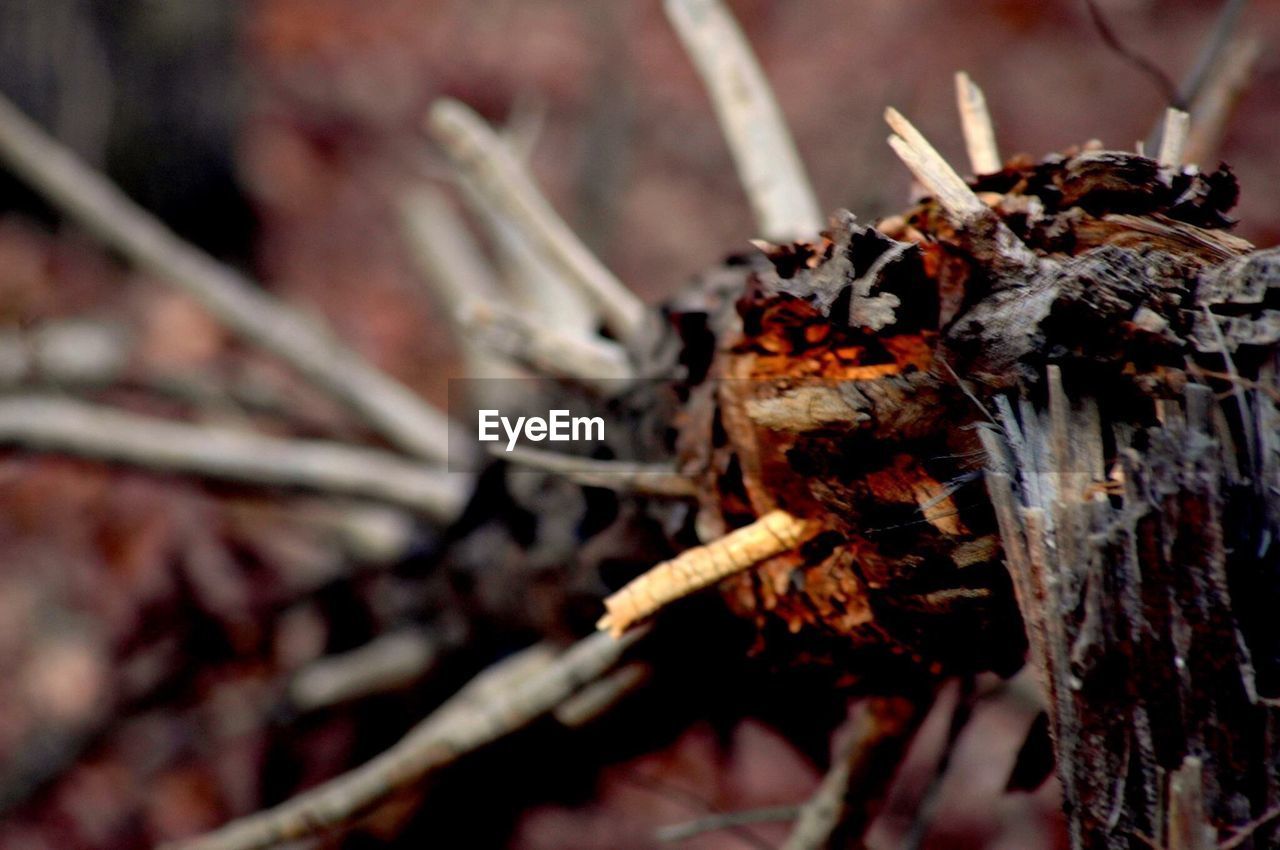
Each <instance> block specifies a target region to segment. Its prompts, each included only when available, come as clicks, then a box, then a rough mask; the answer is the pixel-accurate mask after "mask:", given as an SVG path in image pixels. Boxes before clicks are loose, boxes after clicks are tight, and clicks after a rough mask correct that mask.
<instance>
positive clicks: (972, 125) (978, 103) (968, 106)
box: [956, 71, 1004, 174]
mask: <svg viewBox="0 0 1280 850" xmlns="http://www.w3.org/2000/svg"><path fill="white" fill-rule="evenodd" d="M956 105H957V107H958V109H959V110H960V127H961V129H962V130H963V131H964V145H965V148H966V149H967V150H968V152H969V167H970V168H972V169H973V173H974V174H994V173H995V172H997V171H999V170H1000V169H1001V168H1003V167H1004V163H1003V162H1002V161H1001V159H1000V149H999V147H997V145H996V131H995V127H994V126H993V125H992V123H991V113H990V112H989V111H988V110H987V98H986V95H984V94H983V93H982V89H980V88H979V87H978V85H977V84H976V83H975V82H974V81H973V80H971V79H970V78H969V75H968V74H966V73H965V72H964V71H958V72H956Z"/></svg>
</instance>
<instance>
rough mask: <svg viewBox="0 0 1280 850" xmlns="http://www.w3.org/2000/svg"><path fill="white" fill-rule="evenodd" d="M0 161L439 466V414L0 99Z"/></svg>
mask: <svg viewBox="0 0 1280 850" xmlns="http://www.w3.org/2000/svg"><path fill="white" fill-rule="evenodd" d="M0 157H2V158H3V159H4V161H5V162H7V163H8V165H9V167H10V168H11V169H12V170H13V171H14V173H16V174H17V175H18V176H20V177H21V178H23V179H24V180H26V181H27V182H28V183H30V184H31V186H32V187H34V188H35V189H36V190H37V191H39V192H40V193H41V194H43V195H44V196H45V197H46V198H47V199H48V200H49V201H50V202H51V203H52V204H53V205H54V206H56V207H58V208H59V209H61V210H62V211H64V212H65V213H66V214H67V215H69V216H71V217H72V218H74V219H76V220H77V221H79V222H80V223H81V224H82V225H83V226H84V227H86V228H87V229H88V230H90V231H92V232H93V233H94V234H96V235H97V236H98V237H99V238H101V239H102V240H104V241H105V242H107V243H108V244H109V245H111V246H112V247H113V248H115V249H116V250H117V251H119V252H120V253H121V254H123V255H124V256H125V257H126V258H128V259H129V260H130V261H132V262H133V263H135V264H137V265H138V266H139V267H141V268H143V269H146V270H147V271H148V272H150V273H152V274H154V275H156V276H157V277H160V278H162V279H164V280H166V281H168V282H170V283H172V284H174V285H175V286H178V287H180V288H181V289H182V290H184V291H185V292H187V293H188V294H190V295H191V296H192V297H194V298H195V299H196V300H198V301H199V302H200V303H201V304H203V305H204V306H205V308H206V309H208V310H209V311H210V312H211V313H212V314H213V315H214V316H216V317H217V318H218V320H219V321H221V322H223V323H224V324H225V325H227V327H229V328H231V329H232V330H234V331H235V332H236V333H238V334H240V335H241V336H243V337H244V338H245V339H247V340H248V341H250V342H251V343H253V344H255V345H257V346H260V347H261V348H263V349H266V350H267V351H269V352H271V353H272V354H274V355H276V356H277V357H279V358H281V359H282V360H284V361H285V362H287V363H289V364H290V365H291V366H293V367H294V368H295V369H297V370H298V371H299V372H300V373H301V374H303V375H304V376H305V377H306V378H307V379H308V380H310V381H311V382H312V383H313V384H315V385H316V386H317V387H319V388H320V389H323V390H324V391H325V392H327V393H329V394H330V395H332V396H333V397H334V398H336V399H338V400H340V401H342V402H343V403H344V404H346V405H347V406H348V407H350V408H351V409H352V410H354V411H355V412H356V413H358V414H359V415H360V416H361V417H362V418H363V419H364V420H365V421H366V422H367V423H368V424H369V425H370V426H372V427H373V428H374V429H375V430H377V431H379V432H380V433H381V434H382V435H383V436H385V437H386V438H387V439H388V440H390V441H391V442H393V443H395V444H396V445H397V446H399V447H400V448H401V449H403V450H405V451H407V452H410V453H412V454H414V455H416V456H418V457H423V458H428V459H430V460H435V461H443V460H444V459H445V457H446V452H447V445H448V433H449V424H448V419H447V418H446V417H445V415H444V414H443V413H441V412H439V411H437V410H436V409H434V408H433V407H431V405H429V404H427V403H426V402H425V401H423V400H422V399H420V398H418V397H417V396H416V395H414V394H413V393H412V392H410V391H409V389H408V388H406V387H404V386H403V385H401V384H400V383H398V382H397V381H395V380H394V379H393V378H391V377H389V376H388V375H386V374H385V373H383V372H381V371H380V370H378V369H377V368H376V367H374V366H373V365H372V364H370V363H369V362H367V361H366V360H365V359H364V358H363V357H361V356H360V355H359V354H357V353H356V352H355V351H354V350H352V349H350V348H348V347H347V346H346V345H345V344H343V343H342V342H340V341H339V340H338V339H337V338H336V337H334V336H333V334H332V333H330V332H329V330H328V329H327V328H325V327H323V326H321V325H319V324H317V323H315V322H313V321H311V320H310V319H308V318H306V317H305V316H303V315H302V314H301V313H299V312H297V311H296V310H294V309H293V308H292V307H290V306H288V305H287V304H285V303H283V302H281V301H279V300H277V299H276V298H273V297H272V296H270V295H268V294H267V293H266V292H264V291H263V290H262V289H261V288H260V287H259V286H258V285H257V284H255V283H254V282H253V281H251V280H249V279H248V278H246V277H244V276H243V275H241V274H240V273H239V272H237V271H235V270H234V269H232V268H230V267H229V266H226V265H223V264H222V263H219V262H218V261H217V260H215V259H213V258H212V257H210V256H209V255H208V254H206V253H204V252H203V251H201V250H199V249H198V248H195V247H194V246H192V245H191V244H189V243H187V242H185V241H183V240H182V239H180V238H179V237H177V236H176V235H174V233H173V232H172V231H171V230H169V229H168V228H167V227H166V226H165V225H164V224H163V223H162V222H160V221H159V220H158V219H157V218H155V216H153V215H151V214H150V213H149V212H147V211H146V210H144V209H142V208H141V207H139V206H138V205H137V204H136V203H134V202H133V201H132V200H130V199H129V198H128V197H127V196H126V195H125V194H124V193H123V192H122V191H120V189H119V188H117V187H116V186H115V185H114V184H112V183H111V182H110V181H109V180H107V178H105V177H104V176H102V175H101V174H99V173H97V172H96V171H94V170H93V169H91V168H90V167H89V166H87V165H85V164H84V163H83V162H81V161H80V159H79V158H77V157H76V155H75V154H74V153H72V152H71V151H70V150H69V149H68V148H66V147H65V146H63V145H62V144H61V143H59V142H58V141H56V140H55V139H54V138H52V137H51V136H50V135H49V134H47V133H46V132H44V131H43V130H41V129H40V128H39V127H37V126H36V125H35V123H33V122H32V121H31V120H30V119H29V118H27V117H26V116H25V115H23V114H22V112H21V111H20V110H19V109H18V108H17V107H16V106H14V105H13V104H12V103H11V102H10V101H9V100H7V99H5V98H3V97H0Z"/></svg>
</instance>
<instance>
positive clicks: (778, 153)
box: [663, 0, 824, 242]
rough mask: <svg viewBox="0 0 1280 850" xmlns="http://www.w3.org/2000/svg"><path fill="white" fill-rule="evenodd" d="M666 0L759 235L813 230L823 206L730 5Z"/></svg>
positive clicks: (780, 236) (778, 236)
mask: <svg viewBox="0 0 1280 850" xmlns="http://www.w3.org/2000/svg"><path fill="white" fill-rule="evenodd" d="M663 6H664V8H665V9H666V12H667V18H668V19H669V20H670V21H671V24H672V26H673V27H674V28H675V30H676V33H677V34H678V35H679V36H680V40H681V41H682V42H683V43H684V47H685V50H686V51H687V52H688V54H689V57H690V58H691V59H692V60H693V64H694V66H695V67H696V68H697V69H698V73H699V74H700V75H701V77H702V81H703V83H704V84H705V85H706V88H707V93H708V94H709V95H710V97H711V104H712V106H713V107H714V108H715V111H716V117H717V118H718V119H719V121H720V128H721V130H722V131H723V132H724V136H725V139H726V141H727V142H728V143H729V150H730V152H731V153H732V154H733V161H734V164H735V165H736V166H737V169H738V178H739V179H740V180H741V181H742V185H743V188H744V189H745V190H746V193H747V198H748V200H750V202H751V208H752V209H753V210H754V211H755V216H756V225H757V226H758V227H759V228H760V233H761V235H762V236H764V237H765V238H766V239H771V240H776V241H781V242H790V241H791V240H793V239H798V238H801V237H808V236H813V235H816V234H817V233H818V231H819V230H821V229H822V227H823V223H824V222H823V217H822V209H821V207H819V206H818V201H817V198H816V197H815V196H814V192H813V187H812V186H811V184H810V183H809V178H808V176H807V175H806V174H805V171H804V165H803V164H802V163H801V162H800V156H799V154H798V153H797V152H796V147H795V143H794V142H793V141H792V139H791V134H790V132H788V130H787V125H786V121H785V120H784V119H783V117H782V110H781V109H779V108H778V101H777V99H776V98H774V96H773V92H772V91H771V90H770V88H769V83H768V80H766V79H765V75H764V72H763V71H762V70H761V68H760V64H759V62H757V61H756V58H755V56H754V55H753V53H752V51H751V47H750V45H749V44H748V43H747V40H746V37H745V36H743V34H742V30H741V28H740V27H739V26H738V24H737V22H736V21H735V20H734V19H733V16H732V15H731V14H730V12H729V10H728V9H726V8H725V6H724V4H723V3H722V2H721V0H665V2H664V4H663Z"/></svg>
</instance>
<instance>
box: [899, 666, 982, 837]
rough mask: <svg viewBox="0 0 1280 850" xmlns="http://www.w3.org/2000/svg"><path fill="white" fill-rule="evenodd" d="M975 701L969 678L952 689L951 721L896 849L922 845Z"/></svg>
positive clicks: (971, 714)
mask: <svg viewBox="0 0 1280 850" xmlns="http://www.w3.org/2000/svg"><path fill="white" fill-rule="evenodd" d="M975 701H976V693H975V687H974V680H973V676H966V677H964V678H963V679H961V680H960V682H959V683H958V685H957V688H956V702H955V705H954V706H952V708H951V722H950V723H948V724H947V737H946V740H945V741H944V742H943V744H942V752H941V753H939V755H938V760H937V762H936V763H935V765H934V768H933V773H932V775H931V776H930V778H929V783H928V785H926V786H925V790H924V793H923V794H922V795H921V796H920V802H919V804H918V805H917V806H916V813H915V817H914V818H912V820H911V828H910V829H909V830H907V834H906V836H905V837H904V838H903V839H902V843H901V844H900V845H899V850H918V848H919V847H920V846H921V845H922V844H924V840H925V838H926V837H927V835H928V832H929V827H930V826H931V825H932V823H933V818H934V816H935V815H936V814H937V810H938V804H939V802H940V799H941V796H942V784H943V782H944V781H945V780H946V777H947V771H948V770H950V768H951V759H952V757H953V756H954V755H955V750H956V744H958V743H959V741H960V735H961V733H963V732H964V730H965V728H966V727H967V726H968V725H969V721H970V720H971V719H972V718H973V708H974V703H975Z"/></svg>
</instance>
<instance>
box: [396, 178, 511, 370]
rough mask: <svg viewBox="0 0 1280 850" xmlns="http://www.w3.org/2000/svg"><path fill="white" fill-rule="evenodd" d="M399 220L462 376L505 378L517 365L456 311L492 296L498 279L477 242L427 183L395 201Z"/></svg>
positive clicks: (492, 300) (460, 312)
mask: <svg viewBox="0 0 1280 850" xmlns="http://www.w3.org/2000/svg"><path fill="white" fill-rule="evenodd" d="M400 217H401V223H402V225H403V227H404V230H405V236H406V237H407V240H408V242H409V247H410V248H411V249H412V250H413V256H414V258H415V259H416V260H417V263H418V268H419V271H420V273H421V275H422V278H423V280H424V282H426V283H428V284H429V285H430V290H431V294H432V296H433V297H434V300H435V303H436V305H437V306H438V307H439V308H440V312H441V314H442V315H443V317H444V319H445V321H446V322H447V323H448V324H449V327H450V329H451V331H452V332H453V336H454V339H455V341H456V342H457V344H458V347H459V348H460V349H461V350H462V354H463V357H464V359H465V360H466V363H467V377H470V378H482V379H483V378H511V377H516V376H517V375H519V370H518V369H516V368H515V367H514V365H513V364H512V363H511V362H510V361H509V359H508V358H506V357H502V356H498V355H497V354H496V353H495V352H493V351H486V350H484V349H483V348H482V347H481V346H478V345H476V343H475V340H474V339H472V338H471V336H470V334H468V333H467V328H466V326H465V325H464V324H463V322H462V321H461V318H460V317H461V315H462V314H463V313H465V312H466V311H468V310H470V309H474V307H475V306H476V305H478V304H484V303H492V302H494V301H496V300H497V298H498V292H499V290H498V283H497V280H496V279H495V277H494V273H493V270H492V269H491V268H490V267H489V264H488V262H487V261H486V260H485V258H484V255H483V253H481V251H480V246H479V245H477V244H476V242H475V240H474V239H473V238H472V237H471V233H470V231H469V230H468V229H467V227H466V225H465V224H463V222H462V220H461V218H460V217H459V216H458V214H457V213H456V212H455V211H454V209H453V207H452V206H451V205H450V203H449V201H448V199H447V198H445V196H444V193H442V192H440V191H439V190H437V189H433V188H430V187H426V186H423V187H419V188H417V189H415V190H413V191H410V192H407V193H406V194H405V196H404V197H403V198H401V200H400Z"/></svg>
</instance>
